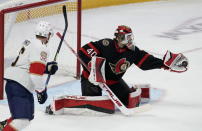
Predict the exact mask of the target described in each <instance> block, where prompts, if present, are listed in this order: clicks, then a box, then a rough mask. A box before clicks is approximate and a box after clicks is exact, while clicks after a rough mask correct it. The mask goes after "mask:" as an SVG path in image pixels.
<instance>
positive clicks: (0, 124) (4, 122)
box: [0, 120, 7, 131]
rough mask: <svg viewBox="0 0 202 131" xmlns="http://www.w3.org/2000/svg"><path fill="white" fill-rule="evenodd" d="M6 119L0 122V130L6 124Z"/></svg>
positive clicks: (1, 130) (0, 130)
mask: <svg viewBox="0 0 202 131" xmlns="http://www.w3.org/2000/svg"><path fill="white" fill-rule="evenodd" d="M6 123H7V120H4V121H1V122H0V131H3V128H4V127H5V126H6Z"/></svg>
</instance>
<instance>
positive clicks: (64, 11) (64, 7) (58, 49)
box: [45, 5, 68, 89]
mask: <svg viewBox="0 0 202 131" xmlns="http://www.w3.org/2000/svg"><path fill="white" fill-rule="evenodd" d="M62 10H63V15H64V20H65V28H64V32H63V34H62V36H61V38H60V43H59V45H58V48H57V51H56V53H55V57H54V60H53V61H56V59H57V56H58V54H59V52H60V48H61V46H62V43H63V40H64V37H65V34H66V32H67V28H68V21H67V10H66V6H65V5H63V7H62ZM50 76H51V75H50V74H48V78H47V79H46V83H45V89H47V87H48V82H49V80H50Z"/></svg>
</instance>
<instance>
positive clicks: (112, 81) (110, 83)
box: [106, 80, 118, 85]
mask: <svg viewBox="0 0 202 131" xmlns="http://www.w3.org/2000/svg"><path fill="white" fill-rule="evenodd" d="M117 83H118V81H115V80H106V84H107V85H114V84H117Z"/></svg>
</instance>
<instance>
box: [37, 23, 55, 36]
mask: <svg viewBox="0 0 202 131" xmlns="http://www.w3.org/2000/svg"><path fill="white" fill-rule="evenodd" d="M49 34H51V36H53V29H52V27H51V24H50V23H48V22H46V21H40V22H39V23H38V24H37V26H36V31H35V35H38V36H42V37H46V38H48V37H49Z"/></svg>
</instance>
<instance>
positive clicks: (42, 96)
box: [36, 89, 48, 104]
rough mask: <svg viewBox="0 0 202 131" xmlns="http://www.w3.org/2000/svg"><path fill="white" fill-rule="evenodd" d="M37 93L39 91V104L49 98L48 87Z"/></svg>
mask: <svg viewBox="0 0 202 131" xmlns="http://www.w3.org/2000/svg"><path fill="white" fill-rule="evenodd" d="M36 93H37V99H38V102H39V104H43V103H45V102H46V100H47V98H48V95H47V92H46V89H45V90H43V91H42V92H38V91H36Z"/></svg>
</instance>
